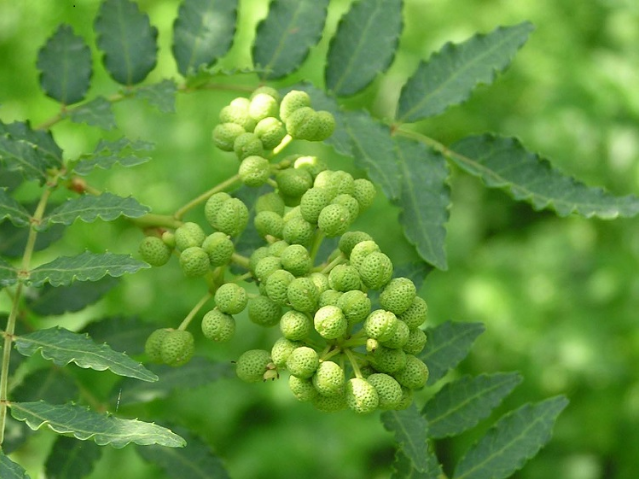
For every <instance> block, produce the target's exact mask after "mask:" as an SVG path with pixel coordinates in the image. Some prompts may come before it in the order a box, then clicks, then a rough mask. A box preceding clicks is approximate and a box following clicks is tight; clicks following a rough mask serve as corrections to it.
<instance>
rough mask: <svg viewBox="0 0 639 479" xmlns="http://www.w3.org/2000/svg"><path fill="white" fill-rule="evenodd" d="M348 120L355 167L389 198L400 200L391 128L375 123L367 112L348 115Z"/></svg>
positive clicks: (348, 131)
mask: <svg viewBox="0 0 639 479" xmlns="http://www.w3.org/2000/svg"><path fill="white" fill-rule="evenodd" d="M344 117H345V120H346V125H345V128H346V132H347V133H348V136H349V137H350V140H351V147H352V151H353V157H354V158H355V165H356V166H357V167H358V168H362V169H363V170H365V171H366V173H368V176H369V178H370V179H371V180H372V181H374V182H375V183H377V184H379V185H380V186H381V187H382V191H383V192H384V194H385V195H386V197H387V198H389V199H397V198H399V196H400V192H401V177H400V172H399V171H398V168H397V166H398V165H397V152H396V149H395V143H394V141H393V138H392V137H391V134H390V129H389V128H388V126H386V125H383V124H381V123H379V122H377V121H375V120H374V119H373V118H372V117H371V116H370V115H369V114H368V113H367V112H365V111H358V112H348V113H344Z"/></svg>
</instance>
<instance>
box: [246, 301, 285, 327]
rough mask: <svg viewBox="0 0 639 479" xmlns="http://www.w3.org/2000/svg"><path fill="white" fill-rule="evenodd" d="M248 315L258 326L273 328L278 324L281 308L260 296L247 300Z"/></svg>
mask: <svg viewBox="0 0 639 479" xmlns="http://www.w3.org/2000/svg"><path fill="white" fill-rule="evenodd" d="M248 315H249V319H250V320H251V321H252V322H253V323H255V324H257V325H259V326H265V327H270V326H275V325H276V324H278V323H279V322H280V317H281V316H282V307H281V306H280V305H279V304H277V303H276V302H275V301H273V300H272V299H270V298H268V297H267V296H261V295H260V296H257V297H256V298H251V299H250V300H249V303H248Z"/></svg>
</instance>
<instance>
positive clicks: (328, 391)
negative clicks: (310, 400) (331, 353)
mask: <svg viewBox="0 0 639 479" xmlns="http://www.w3.org/2000/svg"><path fill="white" fill-rule="evenodd" d="M312 381H313V386H315V389H317V392H318V393H320V394H321V395H322V396H338V395H342V394H344V384H345V383H346V377H345V375H344V370H343V369H342V367H341V366H340V365H338V364H337V363H334V362H333V361H322V362H321V363H320V364H319V366H318V368H317V371H315V374H314V375H313V378H312Z"/></svg>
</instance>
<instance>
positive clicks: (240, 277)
mask: <svg viewBox="0 0 639 479" xmlns="http://www.w3.org/2000/svg"><path fill="white" fill-rule="evenodd" d="M252 277H253V273H250V272H249V273H244V274H243V275H241V276H238V277H237V278H235V279H234V280H233V283H239V282H240V281H244V280H245V279H249V278H252ZM254 296H259V295H254Z"/></svg>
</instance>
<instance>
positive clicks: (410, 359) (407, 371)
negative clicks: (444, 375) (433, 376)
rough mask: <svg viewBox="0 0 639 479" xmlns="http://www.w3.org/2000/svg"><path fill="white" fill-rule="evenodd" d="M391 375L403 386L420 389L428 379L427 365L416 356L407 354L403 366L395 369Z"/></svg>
mask: <svg viewBox="0 0 639 479" xmlns="http://www.w3.org/2000/svg"><path fill="white" fill-rule="evenodd" d="M393 376H394V377H395V379H397V382H398V383H399V384H401V385H402V386H404V387H407V388H409V389H421V388H423V387H424V386H426V382H427V381H428V366H426V364H424V361H422V360H421V359H419V358H418V357H416V356H413V355H412V354H407V355H406V365H405V367H403V368H402V369H400V370H399V371H396V372H395V373H394V374H393Z"/></svg>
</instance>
